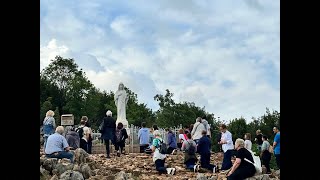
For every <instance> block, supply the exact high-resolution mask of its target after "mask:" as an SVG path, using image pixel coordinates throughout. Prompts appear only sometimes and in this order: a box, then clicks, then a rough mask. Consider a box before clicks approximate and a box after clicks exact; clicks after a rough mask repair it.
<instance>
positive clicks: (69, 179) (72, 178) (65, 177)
mask: <svg viewBox="0 0 320 180" xmlns="http://www.w3.org/2000/svg"><path fill="white" fill-rule="evenodd" d="M59 180H84V178H83V175H82V174H81V173H80V172H78V171H72V170H68V171H66V172H64V173H63V174H61V175H60V179H59Z"/></svg>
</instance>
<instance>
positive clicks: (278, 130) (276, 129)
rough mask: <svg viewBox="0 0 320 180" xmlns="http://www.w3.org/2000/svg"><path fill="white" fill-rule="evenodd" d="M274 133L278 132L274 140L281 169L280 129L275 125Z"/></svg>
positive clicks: (274, 149) (275, 153)
mask: <svg viewBox="0 0 320 180" xmlns="http://www.w3.org/2000/svg"><path fill="white" fill-rule="evenodd" d="M273 133H275V134H276V135H275V137H274V140H273V153H274V156H275V157H276V162H277V166H278V168H279V169H280V129H279V128H278V127H273Z"/></svg>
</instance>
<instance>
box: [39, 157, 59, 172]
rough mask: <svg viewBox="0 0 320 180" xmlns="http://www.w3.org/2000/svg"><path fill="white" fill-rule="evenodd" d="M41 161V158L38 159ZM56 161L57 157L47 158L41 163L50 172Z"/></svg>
mask: <svg viewBox="0 0 320 180" xmlns="http://www.w3.org/2000/svg"><path fill="white" fill-rule="evenodd" d="M40 161H41V160H40ZM57 163H58V159H57V158H47V159H45V160H44V161H43V165H42V167H43V168H44V169H45V170H47V171H49V172H52V170H53V169H55V167H56V165H57Z"/></svg>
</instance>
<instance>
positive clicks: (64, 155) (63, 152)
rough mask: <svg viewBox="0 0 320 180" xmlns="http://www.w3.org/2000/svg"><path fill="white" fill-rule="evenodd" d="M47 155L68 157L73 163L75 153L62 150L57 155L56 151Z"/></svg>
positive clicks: (59, 157)
mask: <svg viewBox="0 0 320 180" xmlns="http://www.w3.org/2000/svg"><path fill="white" fill-rule="evenodd" d="M46 157H48V158H58V159H62V158H67V159H70V161H71V163H73V153H71V152H67V151H60V152H58V153H57V154H56V155H55V153H53V154H47V155H46Z"/></svg>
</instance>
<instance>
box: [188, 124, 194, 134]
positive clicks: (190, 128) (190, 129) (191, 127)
mask: <svg viewBox="0 0 320 180" xmlns="http://www.w3.org/2000/svg"><path fill="white" fill-rule="evenodd" d="M192 129H193V124H190V126H189V131H190V132H191V131H192Z"/></svg>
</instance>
